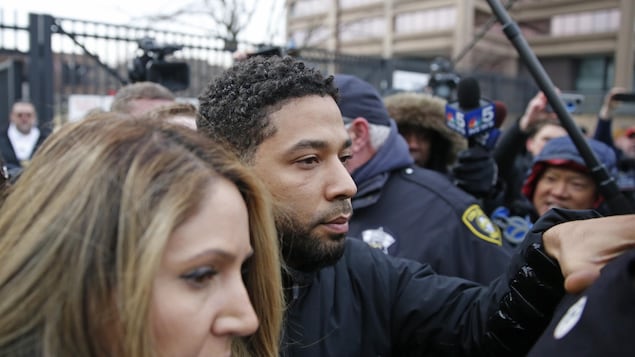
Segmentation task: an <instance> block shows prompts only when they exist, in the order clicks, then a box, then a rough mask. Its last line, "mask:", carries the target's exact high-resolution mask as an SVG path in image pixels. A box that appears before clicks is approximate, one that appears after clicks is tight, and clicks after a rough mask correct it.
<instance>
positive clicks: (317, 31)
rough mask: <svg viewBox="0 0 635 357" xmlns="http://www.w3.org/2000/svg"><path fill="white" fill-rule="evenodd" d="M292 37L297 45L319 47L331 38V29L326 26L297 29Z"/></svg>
mask: <svg viewBox="0 0 635 357" xmlns="http://www.w3.org/2000/svg"><path fill="white" fill-rule="evenodd" d="M291 38H292V42H293V43H294V44H295V45H296V46H297V47H319V46H320V45H323V44H324V42H325V41H326V40H327V39H328V38H329V30H328V29H327V28H326V27H325V26H318V27H314V28H310V29H302V30H297V31H294V32H293V33H292V34H291Z"/></svg>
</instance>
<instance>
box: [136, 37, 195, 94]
mask: <svg viewBox="0 0 635 357" xmlns="http://www.w3.org/2000/svg"><path fill="white" fill-rule="evenodd" d="M138 44H139V50H140V51H141V55H139V56H138V57H135V58H134V59H133V60H132V65H131V66H130V68H129V69H128V77H129V78H130V81H132V82H133V83H134V82H141V81H149V82H155V83H159V84H161V85H162V86H164V87H166V88H168V89H169V90H171V91H179V90H184V89H187V88H188V87H189V86H190V67H189V66H188V64H187V63H185V62H168V61H166V60H165V56H167V55H171V54H173V53H174V52H176V51H178V50H180V49H182V48H183V46H181V45H159V44H157V43H156V41H155V40H154V39H152V38H149V37H144V38H142V39H141V40H139V41H138Z"/></svg>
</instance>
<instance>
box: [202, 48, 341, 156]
mask: <svg viewBox="0 0 635 357" xmlns="http://www.w3.org/2000/svg"><path fill="white" fill-rule="evenodd" d="M310 95H319V96H321V97H325V96H327V95H330V96H331V97H333V99H335V100H336V101H337V99H338V97H337V88H336V87H335V85H334V84H333V76H328V77H325V76H324V75H322V74H321V73H320V72H319V71H318V70H317V69H315V68H311V67H309V66H308V65H306V64H304V63H303V62H301V61H299V60H297V59H294V58H293V57H289V56H287V57H283V58H281V57H278V56H272V57H266V58H265V57H262V56H255V57H251V58H249V59H247V60H244V61H241V62H238V63H237V64H235V65H234V66H233V67H231V68H229V69H228V70H227V71H225V72H224V73H223V74H222V75H221V76H220V77H218V78H216V79H215V80H213V81H212V82H211V83H210V84H209V86H208V88H207V90H206V91H204V92H203V93H202V94H201V95H200V96H199V98H198V99H199V103H200V104H199V114H200V115H199V118H198V119H197V126H198V130H199V131H201V132H202V133H204V134H205V135H207V136H209V137H211V138H213V139H214V140H217V141H219V142H221V143H224V144H226V145H227V146H228V147H229V149H230V150H232V151H234V153H235V154H236V155H237V156H238V157H239V158H240V159H241V160H243V161H244V162H249V161H250V160H251V159H252V158H253V155H254V153H255V152H256V149H257V147H258V145H260V144H261V143H262V142H263V141H264V140H265V139H266V138H268V137H270V136H272V135H273V134H274V133H275V132H276V128H275V127H273V126H272V125H270V120H269V114H271V113H273V112H275V111H276V110H278V109H279V108H280V106H281V105H282V104H284V102H286V101H288V100H290V99H294V98H302V97H306V96H310Z"/></svg>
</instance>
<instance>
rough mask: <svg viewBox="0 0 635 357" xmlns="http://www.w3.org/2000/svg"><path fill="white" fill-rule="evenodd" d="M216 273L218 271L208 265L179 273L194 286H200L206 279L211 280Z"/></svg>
mask: <svg viewBox="0 0 635 357" xmlns="http://www.w3.org/2000/svg"><path fill="white" fill-rule="evenodd" d="M217 273H218V272H217V271H216V270H214V269H212V268H210V267H200V268H196V269H194V270H192V271H190V272H188V273H185V274H183V275H181V279H184V280H185V281H187V282H188V283H192V284H194V285H195V286H202V285H203V284H205V283H206V282H207V281H209V280H212V278H213V277H214V276H215V275H216V274H217Z"/></svg>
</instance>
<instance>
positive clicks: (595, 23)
mask: <svg viewBox="0 0 635 357" xmlns="http://www.w3.org/2000/svg"><path fill="white" fill-rule="evenodd" d="M619 25H620V13H619V10H618V9H610V10H600V11H586V12H578V13H573V14H564V15H556V16H554V17H552V18H551V34H552V35H554V36H571V35H583V34H589V33H600V32H611V31H617V29H618V27H619Z"/></svg>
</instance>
